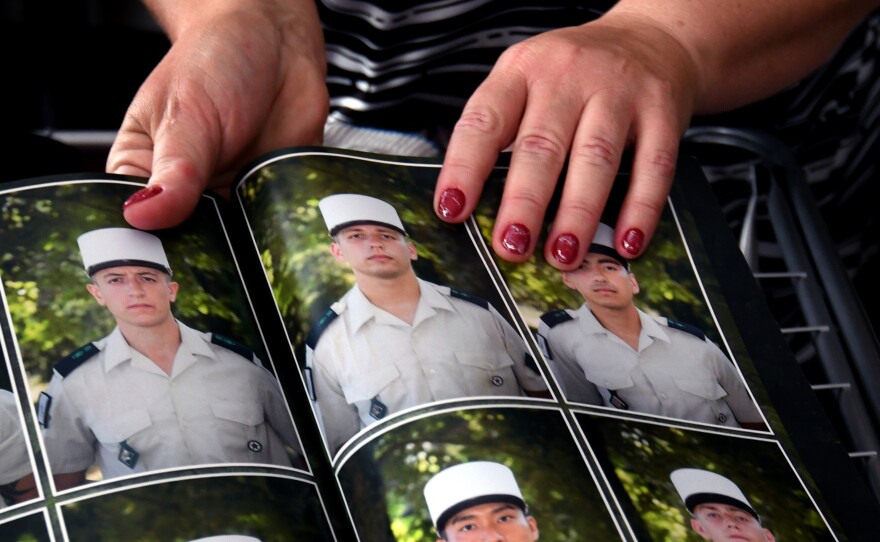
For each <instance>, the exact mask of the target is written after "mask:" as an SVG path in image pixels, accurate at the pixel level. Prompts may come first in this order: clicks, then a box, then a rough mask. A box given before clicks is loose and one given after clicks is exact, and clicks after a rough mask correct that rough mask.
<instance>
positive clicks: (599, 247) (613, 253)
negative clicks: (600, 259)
mask: <svg viewBox="0 0 880 542" xmlns="http://www.w3.org/2000/svg"><path fill="white" fill-rule="evenodd" d="M587 252H592V253H594V254H604V255H605V256H610V257H611V258H614V259H615V260H617V261H619V262H620V263H621V264H623V266H624V267H626V268H627V269H629V260H627V259H626V258H624V257H623V256H621V255H620V253H619V252H617V249H616V248H614V228H612V227H611V226H609V225H608V224H605V223H603V222H599V224H598V225H597V226H596V234H595V235H593V242H592V243H590V248H589V249H588V250H587Z"/></svg>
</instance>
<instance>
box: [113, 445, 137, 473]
mask: <svg viewBox="0 0 880 542" xmlns="http://www.w3.org/2000/svg"><path fill="white" fill-rule="evenodd" d="M140 456H141V454H139V453H138V452H137V450H135V449H134V448H132V447H131V446H129V445H128V442H126V441H124V440H123V441H122V442H120V443H119V455H118V456H116V459H118V460H119V462H120V463H122V464H123V465H125V466H126V467H128V468H130V469H134V466H135V465H137V462H138V458H140Z"/></svg>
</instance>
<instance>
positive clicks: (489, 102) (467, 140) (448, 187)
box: [434, 70, 527, 222]
mask: <svg viewBox="0 0 880 542" xmlns="http://www.w3.org/2000/svg"><path fill="white" fill-rule="evenodd" d="M526 90H527V89H526V86H525V81H523V80H522V78H521V77H518V76H517V75H515V74H513V73H509V72H505V73H501V74H500V75H499V74H497V73H496V72H495V71H494V70H493V72H492V73H490V74H489V77H488V78H487V79H486V80H485V81H484V82H483V84H481V85H480V86H479V87H478V88H477V90H476V91H475V92H474V94H473V95H472V96H471V98H470V99H469V100H468V102H467V104H466V105H465V107H464V111H462V114H461V117H460V118H459V120H458V122H457V123H456V124H455V128H454V129H453V131H452V136H451V138H450V140H449V146H448V148H447V151H446V156H445V158H444V159H443V166H442V168H441V169H440V175H439V177H438V178H437V186H436V188H435V190H434V209H435V210H436V212H437V216H439V217H440V218H441V219H443V220H446V221H449V222H461V221H463V220H464V219H465V218H467V216H468V215H470V214H471V213H472V212H473V210H474V208H475V207H476V203H477V200H479V198H480V193H481V192H482V191H483V185H484V184H485V182H486V179H487V178H488V177H489V174H490V172H491V171H492V168H493V167H494V166H495V163H496V162H497V160H498V153H500V152H501V150H502V149H504V148H505V147H506V146H507V145H508V144H510V142H511V141H513V138H514V137H515V136H516V131H517V127H518V126H519V121H520V118H521V117H522V114H523V110H524V109H525V103H526Z"/></svg>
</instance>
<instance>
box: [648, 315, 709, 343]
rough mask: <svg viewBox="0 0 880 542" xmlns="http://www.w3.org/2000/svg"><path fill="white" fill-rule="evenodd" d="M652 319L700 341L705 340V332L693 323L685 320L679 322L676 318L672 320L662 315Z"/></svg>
mask: <svg viewBox="0 0 880 542" xmlns="http://www.w3.org/2000/svg"><path fill="white" fill-rule="evenodd" d="M654 320H655V321H656V322H657V323H658V324H660V325H661V326H666V327H668V328H669V329H673V330H677V331H680V332H682V333H687V334H689V335H692V336H694V337H696V338H697V339H699V340H701V341H705V340H706V334H705V333H703V331H702V330H701V329H700V328H698V327H697V326H695V325H692V324H688V323H685V322H679V321H678V320H673V319H672V318H664V317H662V316H661V317H659V318H655V319H654Z"/></svg>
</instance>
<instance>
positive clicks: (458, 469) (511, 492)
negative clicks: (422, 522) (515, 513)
mask: <svg viewBox="0 0 880 542" xmlns="http://www.w3.org/2000/svg"><path fill="white" fill-rule="evenodd" d="M424 493H425V501H426V502H427V504H428V512H429V513H430V514H431V520H432V521H433V522H434V527H435V528H436V529H437V531H438V532H442V531H443V529H444V528H445V526H446V522H447V521H449V520H450V519H451V518H452V517H453V516H454V515H455V514H457V513H459V512H461V511H462V510H466V509H468V508H471V507H472V506H477V505H480V504H486V503H495V502H504V503H509V504H513V505H516V506H517V507H519V508H520V509H522V510H523V512H526V511H527V507H526V502H525V499H524V498H523V495H522V492H521V491H520V489H519V485H518V484H517V483H516V478H514V476H513V472H512V471H511V470H510V469H509V468H507V467H505V466H504V465H502V464H500V463H495V462H492V461H472V462H469V463H461V464H459V465H455V466H452V467H449V468H447V469H444V470H442V471H440V472H438V473H437V474H435V475H434V476H433V477H432V478H431V479H430V480H428V483H427V484H425V489H424Z"/></svg>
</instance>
